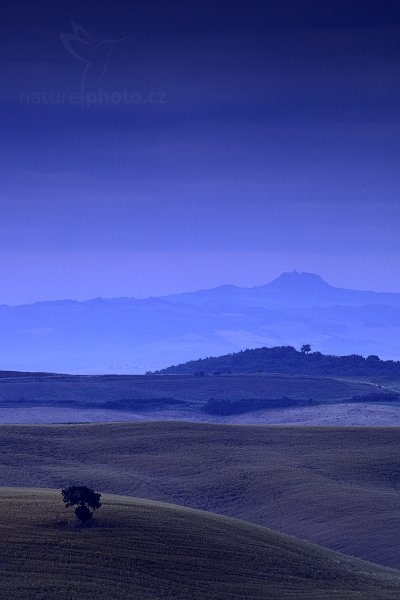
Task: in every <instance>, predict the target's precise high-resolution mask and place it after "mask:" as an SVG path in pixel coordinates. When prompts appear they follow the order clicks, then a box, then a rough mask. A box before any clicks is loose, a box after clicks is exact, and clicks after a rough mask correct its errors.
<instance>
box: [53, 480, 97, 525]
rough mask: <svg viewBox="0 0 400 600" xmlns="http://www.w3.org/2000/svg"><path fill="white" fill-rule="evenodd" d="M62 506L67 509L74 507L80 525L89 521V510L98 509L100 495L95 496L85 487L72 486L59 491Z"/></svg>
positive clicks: (90, 512)
mask: <svg viewBox="0 0 400 600" xmlns="http://www.w3.org/2000/svg"><path fill="white" fill-rule="evenodd" d="M61 495H62V497H63V501H64V504H65V506H66V507H67V508H69V507H70V506H76V508H75V515H76V518H77V519H79V520H80V521H81V522H82V523H86V522H87V521H90V519H91V518H92V517H93V513H92V511H91V510H90V509H93V510H96V509H97V508H100V506H101V503H100V498H101V494H97V493H96V492H94V491H93V490H91V489H90V488H88V487H86V486H85V485H72V486H71V487H68V488H65V489H63V490H61Z"/></svg>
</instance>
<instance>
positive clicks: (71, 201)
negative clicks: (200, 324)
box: [0, 0, 400, 304]
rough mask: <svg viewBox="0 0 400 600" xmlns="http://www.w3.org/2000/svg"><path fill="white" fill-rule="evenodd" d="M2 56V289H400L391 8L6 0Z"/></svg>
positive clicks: (397, 90)
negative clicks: (308, 285)
mask: <svg viewBox="0 0 400 600" xmlns="http://www.w3.org/2000/svg"><path fill="white" fill-rule="evenodd" d="M7 11H8V12H7ZM74 23H75V24H76V25H74ZM77 26H78V29H77ZM60 34H67V35H71V36H73V37H75V42H76V44H77V46H78V48H76V47H69V48H68V47H66V45H65V43H63V41H62V39H61V37H60ZM85 36H86V38H85ZM76 38H80V39H76ZM82 38H84V41H85V42H86V43H82ZM120 38H127V39H124V40H122V41H119V42H118V43H116V44H115V45H114V46H113V49H112V53H111V54H110V55H109V56H108V55H107V56H108V58H104V57H105V54H104V51H105V49H106V46H105V45H104V44H102V42H104V41H106V40H116V39H120ZM64 40H65V37H64ZM75 42H74V43H75ZM70 50H73V51H74V52H76V53H77V54H78V57H77V55H73V54H72V53H71V51H70ZM86 51H88V52H89V54H88V53H87V52H86ZM85 52H86V53H85ZM79 57H81V58H82V60H79V59H78V58H79ZM1 60H2V77H3V81H2V86H1V92H0V131H1V138H0V153H1V163H0V178H1V180H0V181H1V187H0V203H1V219H0V277H1V278H2V281H3V282H4V285H3V286H2V289H1V291H0V302H4V303H12V304H14V303H23V302H30V301H35V300H41V299H54V298H66V297H68V298H79V299H83V298H90V297H97V296H109V297H110V296H120V295H129V296H146V295H160V294H165V293H169V292H174V291H180V290H182V291H183V290H187V289H196V288H199V287H208V286H212V285H218V284H221V283H235V284H238V285H253V284H261V283H265V282H267V281H268V280H270V279H272V278H273V277H275V276H277V275H278V274H279V273H280V272H281V271H283V270H291V269H293V268H297V269H299V270H307V271H315V272H318V273H320V274H321V275H322V276H324V277H325V278H326V279H327V280H329V281H330V282H331V283H333V284H336V285H341V286H346V287H358V288H364V289H367V288H368V289H371V288H373V289H378V290H388V291H398V292H400V283H399V281H400V277H399V276H400V266H399V264H400V261H399V260H398V257H399V236H398V230H399V225H400V223H399V221H400V218H399V215H400V211H399V189H400V181H399V179H400V169H399V158H400V136H399V133H400V113H399V107H400V8H399V6H398V2H394V1H393V2H392V1H382V2H369V1H364V2H362V1H355V0H354V1H348V2H344V1H338V0H331V1H329V0H328V1H326V2H323V3H321V2H317V1H315V2H310V1H304V2H295V1H288V0H284V1H283V2H280V3H279V4H278V3H272V2H268V1H267V2H255V1H250V2H246V3H234V4H232V3H225V2H220V3H217V4H215V3H211V2H201V3H200V2H191V3H187V2H185V3H183V2H170V3H165V2H163V3H161V2H154V1H151V0H150V1H149V2H146V3H144V2H142V3H135V4H133V3H132V4H130V3H129V4H128V3H126V2H125V3H122V2H118V1H117V2H112V3H111V2H105V3H102V4H101V6H99V5H97V4H96V3H92V2H87V3H85V5H84V6H81V3H78V2H68V3H64V2H60V3H46V2H40V1H39V2H37V3H35V4H34V5H33V4H28V3H24V2H18V1H17V2H16V3H15V4H14V5H13V6H12V7H8V9H6V14H5V15H4V16H3V23H2V42H1ZM88 65H89V67H90V68H89V69H88V71H87V73H86V75H85V78H84V71H85V68H86V67H87V66H88ZM103 71H104V73H103V75H102V77H101V79H100V81H97V80H96V78H97V77H98V76H99V74H101V73H102V72H103Z"/></svg>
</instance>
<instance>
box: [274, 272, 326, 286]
mask: <svg viewBox="0 0 400 600" xmlns="http://www.w3.org/2000/svg"><path fill="white" fill-rule="evenodd" d="M267 285H268V287H270V288H275V289H282V290H291V289H296V290H299V289H302V290H310V289H314V290H316V289H327V288H329V287H331V286H330V285H329V283H327V282H326V281H325V280H324V279H322V277H321V276H320V275H316V274H315V273H300V272H299V271H296V270H294V271H291V272H285V273H282V275H279V277H277V278H276V279H274V280H273V281H271V283H269V284H267Z"/></svg>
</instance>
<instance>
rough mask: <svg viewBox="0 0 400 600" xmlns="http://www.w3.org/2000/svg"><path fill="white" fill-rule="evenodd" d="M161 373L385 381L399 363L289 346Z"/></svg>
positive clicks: (398, 371) (398, 370)
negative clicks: (273, 374)
mask: <svg viewBox="0 0 400 600" xmlns="http://www.w3.org/2000/svg"><path fill="white" fill-rule="evenodd" d="M158 373H162V374H193V375H196V374H197V375H199V376H201V375H204V374H214V375H219V374H224V373H283V374H294V375H312V376H327V377H350V378H357V377H360V378H366V379H371V380H380V379H382V380H384V379H396V378H400V362H399V361H393V360H380V358H379V357H378V356H375V355H371V356H368V357H367V358H365V357H363V356H361V355H359V354H350V355H347V356H332V355H327V354H322V353H321V352H305V351H303V352H301V351H298V350H296V349H295V348H293V347H292V346H277V347H273V348H267V347H264V348H254V349H252V350H242V351H240V352H235V353H232V354H225V355H223V356H216V357H215V356H214V357H209V358H204V359H200V360H192V361H189V362H186V363H183V364H180V365H176V366H171V367H168V368H167V369H162V370H161V371H158Z"/></svg>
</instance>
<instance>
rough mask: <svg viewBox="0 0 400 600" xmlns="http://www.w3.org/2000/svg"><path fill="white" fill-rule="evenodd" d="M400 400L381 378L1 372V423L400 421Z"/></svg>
mask: <svg viewBox="0 0 400 600" xmlns="http://www.w3.org/2000/svg"><path fill="white" fill-rule="evenodd" d="M399 400H400V397H399V395H398V394H397V393H394V392H390V391H388V390H387V389H386V388H384V387H381V386H377V385H375V384H371V383H363V382H359V381H347V380H342V379H337V378H330V377H312V376H304V375H288V374H281V375H280V374H244V375H243V374H233V375H220V376H218V377H216V376H205V377H194V376H193V375H174V376H171V375H126V376H122V375H113V376H74V375H45V374H35V373H32V374H31V375H30V376H29V375H28V374H26V373H25V374H24V373H22V374H21V375H19V374H18V373H11V374H10V373H7V374H4V373H1V372H0V423H33V424H35V423H37V424H39V423H73V422H110V421H144V420H147V421H148V420H164V421H167V420H186V421H202V422H216V423H220V422H222V423H304V424H315V425H318V424H328V425H329V424H331V425H348V424H354V425H374V424H378V425H391V424H396V423H397V424H400V401H399ZM355 407H357V411H356V410H355Z"/></svg>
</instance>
